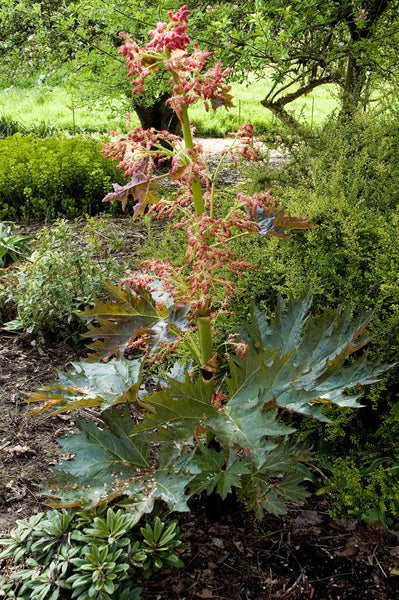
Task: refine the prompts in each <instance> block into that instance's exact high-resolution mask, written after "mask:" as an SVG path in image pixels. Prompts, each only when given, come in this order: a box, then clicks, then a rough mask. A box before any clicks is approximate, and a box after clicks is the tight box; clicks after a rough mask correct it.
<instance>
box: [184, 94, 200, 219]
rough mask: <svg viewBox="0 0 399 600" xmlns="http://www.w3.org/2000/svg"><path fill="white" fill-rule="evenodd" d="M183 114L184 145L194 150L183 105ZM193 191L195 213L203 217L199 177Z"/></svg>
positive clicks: (192, 188) (192, 186) (185, 108)
mask: <svg viewBox="0 0 399 600" xmlns="http://www.w3.org/2000/svg"><path fill="white" fill-rule="evenodd" d="M182 113H183V119H182V128H183V137H184V143H185V146H186V148H187V150H193V149H194V142H193V136H192V134H191V129H190V121H189V119H188V110H187V106H186V105H185V104H183V106H182ZM191 190H192V192H193V199H194V207H195V212H196V213H197V215H202V213H204V212H205V202H204V197H203V195H202V189H201V182H200V179H199V177H196V178H195V180H194V181H193V183H192V185H191Z"/></svg>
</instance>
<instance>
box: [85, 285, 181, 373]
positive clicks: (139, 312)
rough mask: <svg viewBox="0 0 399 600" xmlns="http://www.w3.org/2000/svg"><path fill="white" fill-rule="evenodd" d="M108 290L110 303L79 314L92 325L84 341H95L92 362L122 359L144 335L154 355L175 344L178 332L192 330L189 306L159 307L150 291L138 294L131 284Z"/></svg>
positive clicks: (143, 290) (90, 346) (171, 305)
mask: <svg viewBox="0 0 399 600" xmlns="http://www.w3.org/2000/svg"><path fill="white" fill-rule="evenodd" d="M107 289H108V292H109V294H110V296H111V301H110V302H97V303H96V304H95V306H94V307H93V308H86V310H85V311H84V312H81V313H79V316H80V317H81V318H82V319H84V320H85V321H86V322H87V323H88V324H90V329H89V331H87V332H86V333H85V334H84V337H86V338H92V339H94V340H95V341H94V343H93V344H91V345H89V349H91V350H93V351H94V353H93V354H91V356H90V360H91V361H94V360H102V359H105V360H108V359H109V358H111V357H112V356H115V357H116V358H120V357H121V356H123V354H124V353H125V351H126V350H127V349H128V348H129V346H131V344H133V342H134V341H135V340H137V338H139V337H140V336H141V335H143V334H145V335H146V342H147V345H148V348H149V350H150V351H154V350H156V349H157V348H159V346H160V344H161V343H163V342H173V341H174V340H175V339H176V336H175V333H174V331H185V330H186V329H187V328H188V324H187V318H186V317H187V314H188V312H189V310H190V307H189V306H178V307H177V306H174V305H173V304H170V303H157V302H156V297H154V295H152V294H151V293H150V292H149V291H147V290H146V289H143V288H139V289H138V290H137V291H135V290H134V289H133V288H132V286H130V285H129V284H128V283H125V284H124V285H123V286H115V285H111V284H107Z"/></svg>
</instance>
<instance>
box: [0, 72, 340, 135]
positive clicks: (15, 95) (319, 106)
mask: <svg viewBox="0 0 399 600" xmlns="http://www.w3.org/2000/svg"><path fill="white" fill-rule="evenodd" d="M232 92H233V96H234V105H235V106H234V108H232V109H230V110H228V111H227V110H225V109H224V108H220V109H219V110H218V111H217V112H213V111H212V110H210V111H209V112H206V111H205V109H204V107H203V106H202V105H201V104H197V105H194V106H191V107H190V116H191V119H192V121H193V123H194V125H195V126H196V127H197V133H198V135H216V136H224V135H226V133H227V131H230V130H234V129H235V128H236V127H237V125H238V124H240V123H241V124H242V123H246V122H248V121H250V122H252V123H253V125H254V127H255V130H256V132H257V133H262V132H264V131H267V130H268V129H270V128H271V127H273V125H275V123H276V118H275V117H274V116H273V115H272V114H271V113H270V112H269V111H267V110H266V109H265V108H263V107H262V106H261V105H260V100H261V99H262V98H263V97H264V95H265V82H262V81H260V82H252V83H250V84H249V85H245V84H240V85H239V84H233V86H232ZM333 94H334V89H333V88H331V86H330V87H328V86H325V87H323V88H318V89H317V90H316V91H315V92H314V93H313V94H309V95H308V96H306V97H304V98H301V99H298V100H296V101H295V102H293V103H292V104H290V106H289V111H290V112H291V113H292V114H294V115H295V117H296V118H298V119H299V120H300V121H301V122H302V123H307V124H308V125H310V126H312V125H320V124H322V122H323V121H324V120H325V118H326V117H327V116H328V115H329V114H331V112H332V111H333V110H334V109H335V108H336V107H337V106H338V103H337V101H336V100H335V99H334V96H333ZM128 104H129V101H128V99H126V98H121V99H120V100H111V99H110V100H109V101H106V102H102V103H93V104H91V105H83V104H79V102H78V100H77V98H76V97H74V96H73V95H72V94H71V93H70V92H69V91H68V90H67V89H66V88H65V87H63V86H55V87H50V86H46V85H42V86H39V85H36V86H34V87H29V88H18V87H11V88H7V89H3V90H0V118H1V117H2V116H3V117H11V118H12V119H13V120H16V121H18V122H19V123H21V124H22V125H24V126H25V127H27V128H29V127H32V126H35V127H39V126H40V125H42V126H43V124H47V125H49V126H51V127H53V128H57V129H61V130H67V131H69V132H70V133H72V134H73V133H74V132H87V133H92V132H95V131H97V132H100V133H101V132H105V131H107V130H110V129H121V128H123V127H124V124H125V115H126V113H127V111H128V110H129V106H128ZM138 124H139V123H138V120H137V118H136V117H135V115H134V113H132V126H135V125H138Z"/></svg>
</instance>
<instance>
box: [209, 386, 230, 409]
mask: <svg viewBox="0 0 399 600" xmlns="http://www.w3.org/2000/svg"><path fill="white" fill-rule="evenodd" d="M228 401H229V398H228V397H227V396H224V395H223V392H222V390H219V391H218V392H216V394H212V396H211V404H212V406H214V407H215V408H222V407H223V406H224V405H225V404H227V402H228Z"/></svg>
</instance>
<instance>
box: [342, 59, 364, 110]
mask: <svg viewBox="0 0 399 600" xmlns="http://www.w3.org/2000/svg"><path fill="white" fill-rule="evenodd" d="M365 82H366V71H365V69H364V67H363V66H362V65H359V63H358V61H357V60H356V56H354V54H352V53H351V54H350V55H349V57H348V63H347V66H346V75H345V82H344V93H343V97H342V110H341V112H342V114H343V115H352V114H353V113H354V112H355V111H356V110H357V109H358V108H359V106H360V103H361V99H362V92H363V88H364V84H365Z"/></svg>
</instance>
